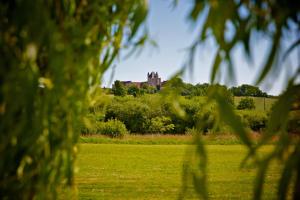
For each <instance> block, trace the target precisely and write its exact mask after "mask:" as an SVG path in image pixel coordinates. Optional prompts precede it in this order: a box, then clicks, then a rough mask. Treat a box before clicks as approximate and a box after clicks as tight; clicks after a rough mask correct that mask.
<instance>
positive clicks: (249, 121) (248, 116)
mask: <svg viewBox="0 0 300 200" xmlns="http://www.w3.org/2000/svg"><path fill="white" fill-rule="evenodd" d="M238 114H239V116H240V117H241V118H242V122H243V123H244V124H245V125H246V126H247V127H249V128H250V129H251V130H253V131H260V130H262V129H264V128H265V127H266V124H267V114H266V113H264V112H258V111H249V110H248V111H247V110H245V111H239V113H238Z"/></svg>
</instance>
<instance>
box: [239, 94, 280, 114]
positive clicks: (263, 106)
mask: <svg viewBox="0 0 300 200" xmlns="http://www.w3.org/2000/svg"><path fill="white" fill-rule="evenodd" d="M243 98H245V97H234V104H235V105H238V103H239V102H240V100H241V99H243ZM249 98H252V99H253V100H254V103H255V110H259V111H268V110H270V109H271V107H272V105H273V104H274V103H275V102H276V101H277V99H276V98H265V97H249Z"/></svg>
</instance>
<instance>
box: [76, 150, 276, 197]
mask: <svg viewBox="0 0 300 200" xmlns="http://www.w3.org/2000/svg"><path fill="white" fill-rule="evenodd" d="M193 148H194V147H193V146H192V145H129V144H81V145H80V153H79V156H78V161H77V165H78V167H79V172H78V174H77V175H76V182H77V184H78V188H79V199H176V198H177V197H178V195H179V193H180V191H181V188H182V184H181V180H182V175H181V173H182V167H183V160H184V158H185V155H186V154H191V153H192V152H193ZM207 148H208V158H209V161H208V181H209V182H208V187H209V195H210V198H211V199H251V195H252V189H253V188H252V185H253V180H254V175H255V168H254V167H253V166H252V167H250V166H249V167H246V168H243V169H240V168H239V165H240V161H241V160H242V159H243V156H244V155H245V153H246V150H245V149H244V147H243V146H241V145H208V146H207ZM271 148H272V146H267V147H266V148H265V149H264V150H263V151H264V152H266V151H269V150H270V149H271ZM278 173H279V167H278V166H277V165H275V164H274V165H272V166H271V168H270V171H269V174H268V176H267V181H266V184H265V190H264V191H265V196H264V197H265V199H274V196H275V189H276V184H275V183H276V180H277V179H278ZM195 198H197V195H196V193H195V191H194V189H193V187H192V186H191V185H190V187H189V190H188V196H187V198H186V199H195Z"/></svg>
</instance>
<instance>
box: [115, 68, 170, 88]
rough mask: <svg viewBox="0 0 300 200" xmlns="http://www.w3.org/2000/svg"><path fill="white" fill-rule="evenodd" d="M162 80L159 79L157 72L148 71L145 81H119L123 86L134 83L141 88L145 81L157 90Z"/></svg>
mask: <svg viewBox="0 0 300 200" xmlns="http://www.w3.org/2000/svg"><path fill="white" fill-rule="evenodd" d="M164 82H165V81H164ZM164 82H162V81H161V78H160V77H159V75H158V73H157V72H151V73H149V72H148V73H147V82H133V81H121V83H123V85H125V86H130V85H136V86H137V87H138V88H141V87H142V85H143V84H145V83H147V84H148V85H150V86H153V87H155V88H157V89H158V90H160V89H161V86H162V84H163V83H164Z"/></svg>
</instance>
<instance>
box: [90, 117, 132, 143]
mask: <svg viewBox="0 0 300 200" xmlns="http://www.w3.org/2000/svg"><path fill="white" fill-rule="evenodd" d="M95 131H96V132H95V133H97V134H103V135H107V136H110V137H113V138H115V137H120V138H121V137H124V136H125V135H126V134H127V133H128V130H127V129H126V126H125V124H124V123H123V122H121V121H119V120H116V119H112V120H108V121H107V122H97V124H96V130H95Z"/></svg>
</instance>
